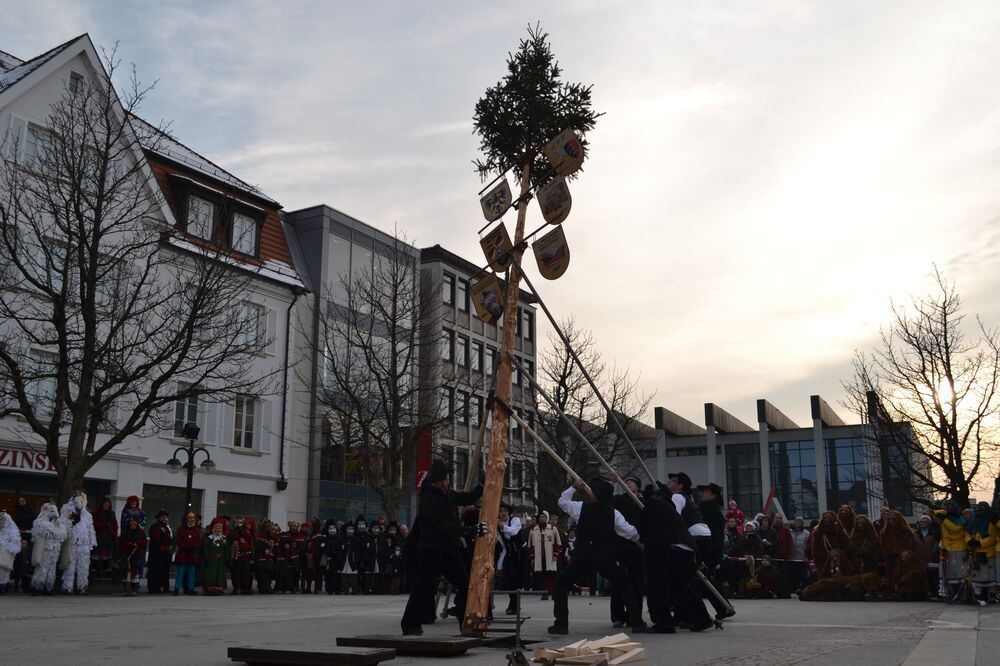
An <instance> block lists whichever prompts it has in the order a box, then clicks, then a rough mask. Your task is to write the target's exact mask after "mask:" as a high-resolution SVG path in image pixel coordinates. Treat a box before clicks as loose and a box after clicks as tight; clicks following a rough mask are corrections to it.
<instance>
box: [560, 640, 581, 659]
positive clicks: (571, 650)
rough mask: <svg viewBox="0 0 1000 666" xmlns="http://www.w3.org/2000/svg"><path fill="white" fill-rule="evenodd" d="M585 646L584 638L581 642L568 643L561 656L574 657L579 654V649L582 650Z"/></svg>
mask: <svg viewBox="0 0 1000 666" xmlns="http://www.w3.org/2000/svg"><path fill="white" fill-rule="evenodd" d="M586 644H587V639H586V638H584V639H583V640H581V641H577V642H575V643H570V644H569V645H567V646H566V647H564V648H563V649H562V652H563V655H565V656H567V657H575V656H576V655H578V654H580V648H582V647H583V646H584V645H586Z"/></svg>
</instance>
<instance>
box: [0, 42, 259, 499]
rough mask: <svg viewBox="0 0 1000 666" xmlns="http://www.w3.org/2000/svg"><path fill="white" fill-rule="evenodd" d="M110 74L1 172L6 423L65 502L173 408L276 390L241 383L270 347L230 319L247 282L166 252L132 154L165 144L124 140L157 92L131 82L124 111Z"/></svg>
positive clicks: (161, 424) (165, 232)
mask: <svg viewBox="0 0 1000 666" xmlns="http://www.w3.org/2000/svg"><path fill="white" fill-rule="evenodd" d="M104 64H105V72H104V73H101V74H97V75H95V76H96V77H97V78H95V79H89V78H84V79H83V80H74V81H72V82H70V83H68V84H67V86H66V89H65V90H64V92H63V94H62V95H61V97H59V98H58V99H57V100H56V101H55V102H53V103H52V104H51V108H50V112H49V114H48V117H47V119H46V124H45V126H44V127H36V126H34V125H23V124H22V125H20V126H16V127H15V130H16V131H11V132H8V134H7V135H6V136H5V137H4V143H3V146H2V151H3V154H2V159H0V417H3V416H8V415H16V416H18V417H19V419H18V420H17V421H7V422H5V423H6V424H7V425H6V427H7V429H8V430H10V431H11V432H12V433H13V434H14V436H15V437H19V438H21V439H22V440H23V441H24V442H26V443H27V444H28V445H30V446H33V447H38V448H42V449H43V450H44V451H45V453H46V454H47V455H48V457H49V460H50V461H51V463H52V464H53V465H54V466H55V468H56V472H57V474H58V478H59V496H60V498H61V499H63V498H66V497H67V496H69V495H70V494H71V493H72V492H73V491H74V490H76V489H77V488H79V487H81V486H82V482H83V478H84V474H85V473H86V472H87V470H89V469H90V468H91V467H93V466H94V464H96V463H97V462H98V461H99V460H100V459H101V458H102V457H104V456H105V455H107V454H108V453H109V452H110V451H112V450H113V449H114V448H115V447H118V446H120V445H121V444H122V443H123V442H124V441H125V440H126V438H127V437H129V436H132V435H135V434H142V433H149V432H151V431H153V430H160V429H163V428H165V427H167V426H168V419H172V413H171V414H170V415H169V416H168V412H170V408H171V406H172V404H173V403H174V402H175V401H177V400H182V399H187V398H188V397H190V396H203V397H204V398H207V399H214V400H223V399H224V397H223V396H226V395H229V394H231V393H234V392H240V393H257V394H259V393H261V392H263V391H265V390H266V389H267V383H268V380H269V379H270V378H269V377H265V376H261V375H254V374H253V373H252V372H251V371H250V370H248V368H252V367H253V366H254V364H253V362H252V359H253V358H254V357H255V354H256V353H257V352H258V351H259V349H260V347H261V346H262V345H263V343H264V341H262V340H261V339H260V336H259V335H258V331H259V330H260V329H259V327H258V322H257V321H255V320H252V319H249V318H247V317H246V316H245V315H244V314H242V313H241V312H240V311H239V310H238V309H236V308H234V307H233V304H234V303H239V302H240V298H239V295H240V294H241V293H245V291H246V290H247V284H248V280H249V279H250V277H249V274H248V273H245V272H243V271H240V270H237V269H236V268H235V265H234V263H233V262H232V261H230V260H229V257H228V255H227V251H226V250H224V249H222V247H221V243H216V244H213V243H211V242H208V243H205V244H204V246H203V247H199V246H194V245H190V249H189V251H181V250H178V249H176V248H175V247H174V246H173V245H172V244H171V243H170V241H171V239H172V238H173V237H174V235H175V234H176V232H175V230H174V229H173V228H172V227H170V226H169V225H167V224H166V222H165V221H164V219H163V214H162V213H161V206H162V203H163V200H162V195H161V193H160V190H159V188H158V186H157V184H156V182H155V181H154V180H153V179H152V177H151V174H150V171H149V169H148V166H147V164H146V161H145V157H144V154H143V145H142V144H143V143H145V144H146V147H154V148H155V143H156V141H157V140H159V139H162V137H164V136H165V134H164V132H165V129H166V128H162V127H161V128H151V127H150V126H147V125H145V124H139V123H136V127H141V128H142V132H143V134H142V135H141V136H140V135H137V132H136V130H135V129H134V128H133V121H134V120H136V119H135V118H134V117H133V116H134V114H135V113H136V112H137V111H138V109H139V106H140V104H141V103H142V101H143V100H144V98H145V97H146V96H147V95H148V93H149V92H150V91H151V90H152V86H144V85H142V84H141V83H140V82H139V81H138V79H137V77H136V75H135V69H134V67H133V68H132V76H131V79H130V85H129V86H128V87H127V89H126V90H125V94H124V95H123V96H122V97H121V98H119V96H118V95H117V93H116V92H115V90H114V88H113V87H112V85H111V76H112V75H113V73H114V72H115V70H116V69H117V68H118V67H119V64H120V63H119V60H118V59H117V56H116V52H115V50H112V51H110V52H108V53H105V63H104ZM218 234H219V238H221V237H222V235H223V230H221V229H220V230H218ZM180 379H183V382H182V383H179V382H178V380H180ZM169 423H170V424H171V425H172V422H169Z"/></svg>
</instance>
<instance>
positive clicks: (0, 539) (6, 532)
mask: <svg viewBox="0 0 1000 666" xmlns="http://www.w3.org/2000/svg"><path fill="white" fill-rule="evenodd" d="M20 550H21V533H20V532H19V531H18V530H17V524H15V523H14V519H13V518H11V517H10V516H8V515H7V514H6V513H4V512H3V511H0V594H4V593H5V592H6V591H7V584H8V583H10V572H11V571H12V570H13V569H14V558H15V557H16V556H17V554H18V552H20Z"/></svg>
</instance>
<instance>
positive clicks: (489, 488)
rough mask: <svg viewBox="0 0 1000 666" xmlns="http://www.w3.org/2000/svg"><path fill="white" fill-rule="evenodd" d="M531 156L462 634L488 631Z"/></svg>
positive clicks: (509, 282) (509, 275) (509, 280)
mask: <svg viewBox="0 0 1000 666" xmlns="http://www.w3.org/2000/svg"><path fill="white" fill-rule="evenodd" d="M530 177H531V161H530V156H529V159H528V161H526V162H525V164H524V169H523V171H522V173H521V196H520V201H519V203H518V205H517V226H516V227H515V228H514V247H515V248H516V249H515V250H514V260H513V261H511V262H510V268H509V269H508V272H507V302H506V303H505V304H504V313H503V337H502V338H501V340H500V365H499V366H498V367H497V374H496V397H497V398H499V400H497V401H495V402H494V404H493V428H492V430H491V432H490V448H489V451H488V452H487V455H486V483H485V485H484V486H483V502H482V506H481V507H480V509H479V520H480V522H483V523H486V525H487V527H488V529H487V531H486V535H485V536H482V537H479V538H478V539H476V549H475V553H474V554H473V556H472V572H471V574H470V575H469V596H468V600H467V601H466V604H465V618H464V619H463V621H462V633H474V632H477V631H482V630H483V629H485V628H486V624H487V621H486V616H487V611H488V609H489V604H490V593H491V591H492V589H493V575H494V573H496V572H495V571H494V568H493V552H494V549H495V548H496V543H497V532H496V527H497V521H498V520H499V516H500V498H501V495H502V494H503V479H504V472H506V471H507V461H506V460H505V459H504V457H505V455H506V453H507V430H508V423H509V419H508V417H507V412H505V411H504V410H503V408H502V407H501V405H502V404H510V378H511V363H510V354H511V352H513V351H514V333H515V332H516V331H517V305H518V302H519V300H520V299H518V294H520V284H521V268H520V266H521V255H522V254H523V252H524V250H523V249H522V248H520V247H519V246H520V244H521V241H522V240H524V218H525V215H526V213H527V212H528V197H527V196H526V195H527V194H528V192H530V191H531V182H530Z"/></svg>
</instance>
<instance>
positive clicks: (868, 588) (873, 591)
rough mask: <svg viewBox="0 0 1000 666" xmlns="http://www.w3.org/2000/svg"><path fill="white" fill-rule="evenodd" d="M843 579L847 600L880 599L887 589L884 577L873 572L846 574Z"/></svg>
mask: <svg viewBox="0 0 1000 666" xmlns="http://www.w3.org/2000/svg"><path fill="white" fill-rule="evenodd" d="M844 581H845V583H846V586H847V600H848V601H881V600H882V599H883V597H884V595H885V593H886V592H887V591H888V590H887V588H886V585H885V579H884V578H882V577H881V576H879V575H878V574H877V573H875V572H869V573H863V574H858V575H856V576H847V577H846V578H845V579H844Z"/></svg>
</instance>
